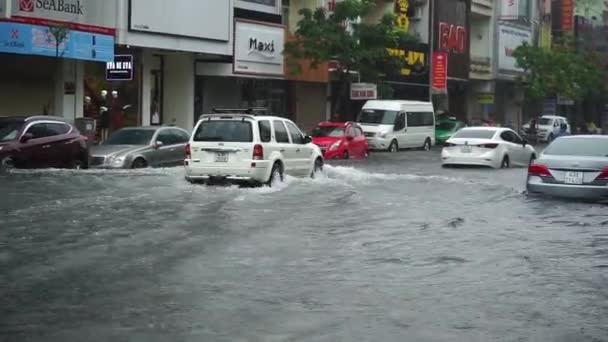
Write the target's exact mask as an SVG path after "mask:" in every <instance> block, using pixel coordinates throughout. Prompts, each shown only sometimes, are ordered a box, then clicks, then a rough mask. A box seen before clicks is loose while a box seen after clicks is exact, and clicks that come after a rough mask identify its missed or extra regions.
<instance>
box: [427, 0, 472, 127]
mask: <svg viewBox="0 0 608 342" xmlns="http://www.w3.org/2000/svg"><path fill="white" fill-rule="evenodd" d="M469 5H470V4H469V0H436V1H435V3H434V8H433V13H434V21H433V22H434V26H433V27H434V29H433V32H434V33H435V39H434V40H433V51H435V52H441V53H446V54H447V76H448V81H447V87H446V88H445V90H442V91H440V92H437V93H435V94H434V95H433V102H434V103H435V104H436V105H435V107H436V110H444V111H448V112H449V113H450V114H451V115H452V116H455V117H457V118H459V119H461V120H466V119H467V116H468V113H467V110H468V108H467V89H468V88H469V71H470V49H469V17H470V6H469Z"/></svg>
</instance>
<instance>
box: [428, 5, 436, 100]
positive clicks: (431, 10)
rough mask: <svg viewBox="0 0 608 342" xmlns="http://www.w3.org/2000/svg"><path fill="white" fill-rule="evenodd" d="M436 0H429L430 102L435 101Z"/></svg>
mask: <svg viewBox="0 0 608 342" xmlns="http://www.w3.org/2000/svg"><path fill="white" fill-rule="evenodd" d="M434 11H435V0H429V54H428V65H429V102H431V103H433V52H434V51H435V50H434V44H435V32H434V27H435V15H434V14H435V12H434Z"/></svg>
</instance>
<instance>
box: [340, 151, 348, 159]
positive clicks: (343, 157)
mask: <svg viewBox="0 0 608 342" xmlns="http://www.w3.org/2000/svg"><path fill="white" fill-rule="evenodd" d="M342 159H345V160H346V159H350V154H349V153H348V151H344V153H342Z"/></svg>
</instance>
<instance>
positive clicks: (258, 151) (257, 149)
mask: <svg viewBox="0 0 608 342" xmlns="http://www.w3.org/2000/svg"><path fill="white" fill-rule="evenodd" d="M263 159H264V147H263V146H262V145H260V144H258V145H255V146H254V147H253V160H263Z"/></svg>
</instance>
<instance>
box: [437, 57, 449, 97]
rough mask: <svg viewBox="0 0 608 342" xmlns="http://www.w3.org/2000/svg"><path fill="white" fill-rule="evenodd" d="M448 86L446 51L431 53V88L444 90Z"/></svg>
mask: <svg viewBox="0 0 608 342" xmlns="http://www.w3.org/2000/svg"><path fill="white" fill-rule="evenodd" d="M447 86H448V54H447V53H446V52H434V53H433V88H434V89H436V90H445V89H446V88H447Z"/></svg>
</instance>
